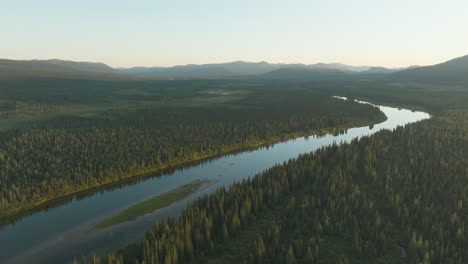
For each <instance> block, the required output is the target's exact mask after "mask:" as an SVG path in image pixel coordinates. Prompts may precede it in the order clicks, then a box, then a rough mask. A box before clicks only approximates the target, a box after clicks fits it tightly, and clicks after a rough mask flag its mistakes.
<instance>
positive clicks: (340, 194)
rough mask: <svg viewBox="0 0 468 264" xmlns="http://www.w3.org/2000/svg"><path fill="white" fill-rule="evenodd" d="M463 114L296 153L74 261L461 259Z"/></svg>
mask: <svg viewBox="0 0 468 264" xmlns="http://www.w3.org/2000/svg"><path fill="white" fill-rule="evenodd" d="M467 114H468V113H467V112H466V111H447V112H445V113H444V114H441V115H439V116H437V117H434V118H433V119H430V120H427V121H422V122H420V123H417V124H413V125H409V126H407V127H404V128H402V127H399V128H397V129H396V130H394V131H393V132H392V131H382V132H379V133H378V134H376V135H374V136H371V137H366V138H363V139H362V140H360V141H357V140H354V141H353V142H352V143H350V144H346V145H343V146H341V147H338V146H330V147H327V148H323V149H321V150H319V151H318V152H316V153H315V154H307V155H302V156H300V157H299V158H297V159H295V160H291V161H290V162H288V163H285V164H282V165H278V166H275V167H273V168H271V169H269V170H267V171H265V172H264V173H261V174H259V175H257V176H256V177H254V178H253V179H251V180H247V181H243V182H239V183H236V184H234V185H232V186H231V187H230V188H229V189H219V190H218V191H217V192H216V193H214V194H212V195H209V196H205V197H203V198H201V199H198V200H197V201H196V202H194V203H193V204H191V205H190V206H188V207H187V208H186V209H185V210H184V212H183V214H182V217H180V218H179V219H168V220H166V221H163V222H159V223H156V224H155V225H154V227H153V228H152V229H151V230H149V231H148V232H147V233H146V235H145V237H144V238H143V240H142V241H141V242H139V243H136V244H133V245H130V246H128V247H127V248H125V249H123V250H121V251H118V252H115V253H112V254H110V255H108V256H103V257H96V256H93V257H89V258H84V259H83V260H79V261H78V262H83V263H415V264H419V263H465V262H466V261H467V260H468V255H467V251H466V247H467V245H468V242H467V238H468V236H467V234H466V218H467V216H468V215H467V211H466V208H465V207H466V206H467V204H468V200H467V197H468V193H467V191H468V185H467V172H468V171H467V167H468V164H467V160H466V157H467V154H468V153H467V150H468V137H467V135H468V120H467V118H466V117H467Z"/></svg>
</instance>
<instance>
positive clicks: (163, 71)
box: [119, 61, 279, 77]
mask: <svg viewBox="0 0 468 264" xmlns="http://www.w3.org/2000/svg"><path fill="white" fill-rule="evenodd" d="M276 69H279V66H277V65H275V64H269V63H267V62H243V61H236V62H229V63H217V64H202V65H194V64H189V65H183V66H174V67H135V68H128V69H119V70H120V71H121V72H124V73H129V74H135V75H139V76H145V77H150V76H158V77H225V76H243V75H256V74H263V73H266V72H269V71H273V70H276Z"/></svg>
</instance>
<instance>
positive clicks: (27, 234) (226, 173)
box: [0, 97, 430, 264]
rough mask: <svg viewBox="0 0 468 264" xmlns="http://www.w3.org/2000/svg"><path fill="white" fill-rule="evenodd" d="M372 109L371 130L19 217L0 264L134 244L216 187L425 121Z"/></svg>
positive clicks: (304, 141) (301, 141)
mask: <svg viewBox="0 0 468 264" xmlns="http://www.w3.org/2000/svg"><path fill="white" fill-rule="evenodd" d="M337 100H343V98H341V97H340V98H337ZM361 103H365V102H361ZM377 107H379V108H380V110H381V111H382V112H383V113H385V115H386V116H387V120H386V121H385V122H383V123H380V124H376V125H374V126H373V127H372V128H371V127H358V128H351V129H348V130H347V133H346V134H341V135H335V136H334V135H331V134H328V135H325V136H321V137H316V136H310V137H302V138H297V139H293V140H289V141H286V142H282V143H278V144H274V145H273V146H270V147H268V148H267V147H262V148H259V149H256V150H254V151H249V152H242V153H237V154H233V155H228V156H223V157H221V158H217V159H214V160H210V161H206V162H201V163H199V164H196V165H192V166H190V167H185V168H181V169H177V170H176V171H172V172H169V173H165V174H162V175H160V176H159V177H153V178H147V179H144V180H141V181H139V182H136V183H132V184H128V183H127V184H122V185H121V186H116V187H115V188H111V189H109V188H108V189H107V190H100V191H99V192H95V193H92V194H90V195H88V196H86V197H84V198H83V197H80V198H78V197H74V198H72V199H70V201H68V202H64V203H63V204H62V205H60V206H57V207H55V208H49V209H47V210H46V209H44V210H40V211H38V212H36V213H34V214H31V215H29V216H25V217H23V218H22V219H20V220H19V221H17V222H16V223H15V224H10V225H6V226H4V227H3V228H2V229H1V230H0V263H4V264H6V263H13V264H15V263H48V264H49V263H64V262H67V261H70V260H71V259H73V258H74V257H79V256H82V255H87V254H89V253H90V252H96V253H97V254H104V253H106V252H109V251H112V250H115V249H118V248H121V247H123V246H125V245H127V244H129V243H131V242H133V241H136V240H138V239H139V238H141V237H142V236H143V234H144V232H145V230H147V229H149V228H150V227H151V226H152V224H153V223H154V222H155V221H156V220H158V219H161V218H164V217H168V216H178V215H179V214H180V212H181V210H182V209H183V207H184V206H185V205H186V204H187V203H188V202H190V201H192V200H193V199H195V198H197V197H199V196H201V195H203V194H207V193H211V192H213V191H215V190H216V189H217V188H219V187H221V186H229V185H230V184H231V183H232V182H234V181H239V180H242V179H244V178H248V177H252V176H254V175H255V174H257V173H259V172H261V171H264V170H266V169H268V168H270V167H272V166H274V165H275V164H278V163H282V162H285V161H287V160H289V159H291V158H295V157H297V156H298V155H300V154H302V153H309V152H312V151H314V150H317V149H318V148H320V147H323V146H327V145H330V144H333V143H334V142H336V143H342V142H349V141H351V140H352V139H353V138H356V137H362V136H367V135H371V134H374V133H376V132H377V131H379V130H382V129H394V128H396V127H397V126H403V125H406V124H409V123H414V122H417V121H420V120H423V119H427V118H429V117H430V116H429V114H427V113H424V112H414V111H410V110H406V109H397V108H392V107H386V106H377ZM195 180H211V181H212V184H210V185H206V186H204V187H203V188H201V189H200V190H199V191H198V192H196V193H194V194H192V195H190V196H189V197H187V198H186V199H184V200H181V201H179V202H176V203H174V204H172V205H170V206H168V207H166V208H163V209H160V210H158V211H156V212H154V213H152V214H148V215H145V216H143V217H140V218H138V219H137V220H135V221H130V222H126V223H123V224H120V225H117V226H114V227H110V228H108V229H103V230H96V229H95V228H94V225H95V224H96V223H97V222H99V221H100V220H102V219H104V218H106V217H108V216H110V215H113V214H115V213H117V212H119V211H121V210H123V209H125V208H127V207H129V206H131V205H133V204H136V203H138V202H141V201H144V200H146V199H148V198H151V197H154V196H155V195H158V194H161V193H164V192H167V191H169V190H172V189H174V188H177V187H179V186H181V185H184V184H188V183H191V182H193V181H195Z"/></svg>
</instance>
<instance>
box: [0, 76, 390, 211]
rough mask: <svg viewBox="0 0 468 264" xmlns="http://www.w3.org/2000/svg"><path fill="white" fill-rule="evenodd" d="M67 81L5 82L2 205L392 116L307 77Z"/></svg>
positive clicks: (22, 205) (12, 206)
mask: <svg viewBox="0 0 468 264" xmlns="http://www.w3.org/2000/svg"><path fill="white" fill-rule="evenodd" d="M43 82H44V83H43ZM68 82H69V83H71V87H72V88H73V89H60V88H59V87H61V85H66V84H67V81H62V80H54V81H51V80H47V81H44V80H41V81H38V82H37V85H38V86H39V87H41V85H44V87H42V88H41V89H48V90H47V92H48V96H47V97H42V96H41V94H35V93H37V91H36V90H34V89H32V88H28V87H30V86H24V85H21V83H17V82H13V83H7V84H6V85H5V86H2V89H3V91H4V93H3V94H4V99H3V101H7V102H10V103H9V104H6V105H8V108H7V107H4V108H0V111H3V112H1V113H3V114H4V115H6V116H9V118H10V119H7V120H9V121H12V122H17V121H18V122H19V123H18V124H15V123H13V124H14V125H13V126H14V127H13V128H8V129H3V131H0V164H1V166H0V215H10V214H12V213H15V212H18V211H21V210H24V209H28V208H31V207H34V206H36V205H38V204H41V203H43V202H45V201H48V200H51V199H54V198H58V197H62V196H64V195H67V194H71V193H75V192H77V191H81V190H86V189H89V188H92V187H96V186H101V185H104V184H108V183H112V182H116V181H119V180H122V179H126V178H128V177H131V176H136V175H140V174H146V173H149V172H152V171H154V170H156V169H160V168H165V167H168V166H175V165H178V164H181V163H183V162H186V161H191V160H196V159H200V158H204V157H208V156H213V155H218V154H222V153H227V152H231V151H235V150H242V149H246V148H251V147H256V146H259V145H262V144H268V143H271V142H275V141H280V140H283V139H286V138H291V137H297V136H299V135H306V134H314V133H324V132H327V131H328V132H330V131H335V130H343V129H346V128H348V127H352V126H358V125H359V126H362V125H370V124H374V123H377V122H379V121H382V120H384V118H385V117H384V115H383V114H382V113H381V112H379V111H378V109H375V108H372V107H370V106H366V105H361V104H356V103H352V102H346V101H342V100H337V99H334V98H331V96H329V95H326V94H323V93H319V92H315V91H313V90H310V89H309V90H306V89H304V88H302V87H301V86H299V85H297V86H292V87H290V88H289V89H286V88H285V87H284V86H281V85H276V86H275V85H271V86H270V85H260V86H259V87H257V86H258V85H252V84H248V83H247V84H246V82H238V83H234V84H231V86H227V87H225V86H226V82H221V81H211V82H209V81H199V82H196V81H194V82H186V81H177V82H174V83H172V84H170V85H172V87H170V88H165V89H163V88H160V86H158V85H161V86H164V85H169V84H168V83H167V82H163V83H161V82H155V83H151V84H142V83H140V84H139V85H134V84H133V83H118V82H94V83H93V82H90V81H82V82H83V83H82V84H81V85H83V87H87V88H83V89H81V88H80V87H81V86H80V81H73V82H70V81H68ZM185 85H187V87H186V86H185ZM25 87H26V88H25ZM89 87H94V88H95V89H96V92H93V95H92V96H91V95H90V93H91V91H90V90H89V89H91V88H89ZM252 87H254V88H252ZM138 89H139V90H138ZM29 92H31V93H29ZM246 95H248V96H246ZM132 96H133V97H132ZM64 98H65V99H64ZM67 98H68V99H67ZM125 98H126V99H125ZM152 98H154V101H151V99H152ZM124 99H125V100H124ZM143 99H144V100H150V101H142V100H143ZM0 102H2V101H0ZM15 102H30V103H28V104H24V105H28V106H29V108H24V109H23V110H24V111H29V112H34V113H36V115H41V117H40V118H38V117H37V116H32V115H26V116H24V115H23V114H22V113H23V112H24V111H23V110H22V108H21V106H22V105H23V104H20V103H15ZM32 102H33V103H32ZM58 102H61V104H60V107H55V105H59V103H58ZM34 105H38V108H37V109H40V110H36V109H35V108H34ZM78 105H79V106H78ZM39 106H42V107H39ZM15 107H16V108H15ZM15 109H16V110H15ZM76 109H78V110H76ZM20 121H21V122H20Z"/></svg>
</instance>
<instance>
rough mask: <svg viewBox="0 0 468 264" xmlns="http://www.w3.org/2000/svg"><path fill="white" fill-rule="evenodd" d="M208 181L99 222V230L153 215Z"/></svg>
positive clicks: (199, 182) (176, 190) (156, 198)
mask: <svg viewBox="0 0 468 264" xmlns="http://www.w3.org/2000/svg"><path fill="white" fill-rule="evenodd" d="M208 182H210V181H208V180H198V181H194V182H192V183H189V184H186V185H183V186H181V187H178V188H176V189H174V190H171V191H169V192H166V193H163V194H161V195H158V196H156V197H153V198H151V199H148V200H146V201H143V202H141V203H138V204H135V205H132V206H130V207H129V208H127V209H125V210H123V211H122V212H120V213H118V214H116V215H114V216H111V217H109V218H107V219H105V220H103V221H102V222H99V223H98V224H97V225H96V227H97V228H108V227H111V226H114V225H118V224H121V223H123V222H127V221H131V220H135V219H137V218H138V217H140V216H143V215H146V214H149V213H152V212H154V211H156V210H158V209H161V208H164V207H166V206H168V205H170V204H172V203H174V202H177V201H180V200H182V199H184V198H185V197H187V196H189V195H190V194H192V193H194V192H196V191H197V190H198V189H200V187H201V186H202V185H203V184H205V183H208Z"/></svg>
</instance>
